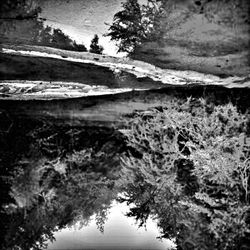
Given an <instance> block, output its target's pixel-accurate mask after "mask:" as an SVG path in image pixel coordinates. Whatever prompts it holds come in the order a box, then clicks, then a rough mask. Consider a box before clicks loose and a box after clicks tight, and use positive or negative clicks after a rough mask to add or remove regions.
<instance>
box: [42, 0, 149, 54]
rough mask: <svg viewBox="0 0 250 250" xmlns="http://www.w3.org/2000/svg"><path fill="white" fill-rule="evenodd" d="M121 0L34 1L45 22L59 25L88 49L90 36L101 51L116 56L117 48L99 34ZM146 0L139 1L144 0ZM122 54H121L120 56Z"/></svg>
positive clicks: (102, 31)
mask: <svg viewBox="0 0 250 250" xmlns="http://www.w3.org/2000/svg"><path fill="white" fill-rule="evenodd" d="M122 2H123V0H38V5H39V6H40V7H41V8H42V13H41V14H40V16H41V17H42V18H45V19H47V21H45V25H49V26H52V27H54V28H60V29H61V30H62V31H63V32H64V33H65V34H67V35H69V36H70V37H71V38H72V39H73V40H76V42H77V43H83V44H84V45H85V46H86V47H87V48H89V45H90V42H91V40H92V39H93V37H94V35H95V34H97V35H98V36H99V38H100V39H99V43H100V45H102V46H103V47H104V54H108V55H112V56H117V55H116V51H117V48H116V46H115V44H114V42H111V41H110V39H109V37H103V35H104V34H105V33H107V31H108V28H109V26H108V25H106V24H105V23H109V24H111V23H112V20H113V16H114V14H115V13H116V12H118V11H119V10H120V9H121V6H122ZM145 2H146V0H139V3H145ZM120 56H122V54H121V55H120Z"/></svg>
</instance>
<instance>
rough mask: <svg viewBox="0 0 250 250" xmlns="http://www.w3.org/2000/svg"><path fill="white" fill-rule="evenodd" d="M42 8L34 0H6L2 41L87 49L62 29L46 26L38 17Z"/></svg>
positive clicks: (0, 32)
mask: <svg viewBox="0 0 250 250" xmlns="http://www.w3.org/2000/svg"><path fill="white" fill-rule="evenodd" d="M41 11H42V10H41V8H40V7H39V6H38V5H37V2H36V1H33V0H14V1H9V0H4V1H3V3H1V6H0V17H1V20H0V24H1V25H0V38H1V41H2V42H8V43H9V42H11V43H24V44H33V45H34V44H35V45H43V46H52V47H56V48H61V49H66V50H76V51H87V49H86V47H85V46H84V45H80V44H77V43H76V42H75V41H73V40H72V39H71V38H70V37H69V36H67V35H66V34H64V33H63V32H62V30H60V29H53V28H51V27H49V26H46V27H44V23H43V19H41V18H39V17H38V14H39V13H40V12H41Z"/></svg>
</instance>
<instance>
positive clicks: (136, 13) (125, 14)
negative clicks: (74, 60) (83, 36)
mask: <svg viewBox="0 0 250 250" xmlns="http://www.w3.org/2000/svg"><path fill="white" fill-rule="evenodd" d="M122 7H123V10H121V11H119V12H118V13H116V14H115V15H114V18H113V23H112V25H110V27H109V32H108V33H107V34H106V36H110V37H111V40H114V41H116V42H117V46H118V52H128V53H131V52H133V51H134V49H135V47H136V46H138V45H139V44H140V43H141V42H142V41H143V39H145V38H146V37H147V36H148V35H149V34H150V33H151V32H152V30H153V29H154V24H155V17H156V16H157V15H158V14H159V13H161V2H160V1H157V0H148V2H147V4H146V5H142V6H140V5H139V3H138V2H137V0H127V1H126V2H125V3H123V4H122Z"/></svg>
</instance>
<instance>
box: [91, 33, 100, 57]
mask: <svg viewBox="0 0 250 250" xmlns="http://www.w3.org/2000/svg"><path fill="white" fill-rule="evenodd" d="M98 42H99V37H98V35H96V34H95V36H94V38H93V39H92V40H91V44H90V50H89V52H91V53H95V54H102V52H103V47H102V46H100V45H99V44H98Z"/></svg>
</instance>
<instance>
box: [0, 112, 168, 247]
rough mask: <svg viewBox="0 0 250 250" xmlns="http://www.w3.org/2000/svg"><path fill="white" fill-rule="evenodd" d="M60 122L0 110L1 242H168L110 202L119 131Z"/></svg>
mask: <svg viewBox="0 0 250 250" xmlns="http://www.w3.org/2000/svg"><path fill="white" fill-rule="evenodd" d="M66 122H68V123H70V121H65V125H62V124H60V125H55V123H53V121H46V119H41V117H39V119H37V118H35V119H34V118H33V119H32V118H31V117H22V116H15V115H13V114H10V113H7V112H6V111H3V110H2V111H1V134H0V140H1V149H0V159H1V189H0V190H1V196H0V197H1V201H0V202H1V214H0V216H1V225H2V228H1V240H0V242H1V244H2V245H1V249H46V244H47V243H49V242H50V241H51V240H54V239H55V240H56V241H55V242H54V243H53V244H52V243H49V247H48V248H47V249H166V247H167V246H169V243H168V242H167V241H166V240H165V241H164V242H161V241H160V240H157V239H156V237H158V236H159V235H160V233H159V230H158V229H157V226H156V223H154V222H152V221H151V222H150V221H149V222H148V224H147V228H148V229H147V231H146V230H145V228H144V227H143V228H141V229H139V228H138V224H137V225H136V224H135V222H136V220H135V219H133V218H128V217H126V212H127V213H128V212H129V207H127V205H126V204H125V203H120V202H118V201H116V199H117V197H118V196H121V194H119V193H120V192H121V191H122V190H120V188H119V187H118V186H119V185H118V184H117V180H118V179H119V175H120V173H119V171H120V159H119V158H120V155H121V154H123V153H124V152H126V150H127V149H126V145H125V142H124V139H123V137H122V135H121V134H120V133H119V132H118V131H117V130H115V129H114V128H112V127H94V126H91V127H88V126H81V125H67V124H66ZM106 223H107V226H106V225H105V224H106ZM61 230H62V231H61ZM164 246H165V247H164Z"/></svg>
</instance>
